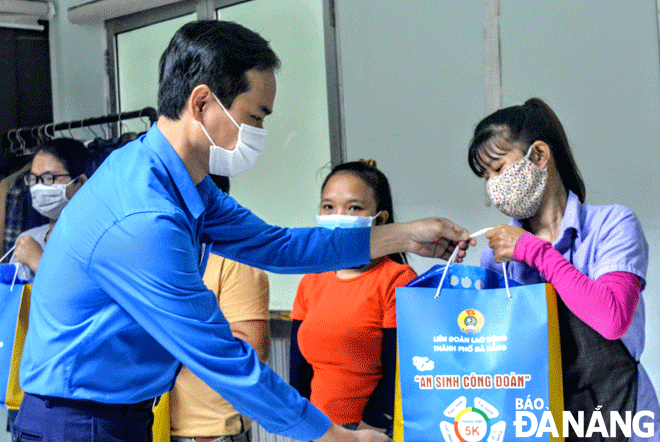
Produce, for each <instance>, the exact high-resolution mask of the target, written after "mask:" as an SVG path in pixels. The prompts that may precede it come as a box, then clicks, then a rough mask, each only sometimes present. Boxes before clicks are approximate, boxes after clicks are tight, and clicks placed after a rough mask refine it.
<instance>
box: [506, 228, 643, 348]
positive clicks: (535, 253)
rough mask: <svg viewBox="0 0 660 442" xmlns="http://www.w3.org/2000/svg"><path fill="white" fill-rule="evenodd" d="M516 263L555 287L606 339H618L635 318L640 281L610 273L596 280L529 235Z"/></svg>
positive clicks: (520, 246) (521, 241)
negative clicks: (519, 262)
mask: <svg viewBox="0 0 660 442" xmlns="http://www.w3.org/2000/svg"><path fill="white" fill-rule="evenodd" d="M513 259H514V260H516V261H522V262H525V263H526V264H527V265H529V266H531V267H533V268H535V269H536V270H538V271H539V273H540V274H541V276H542V277H543V279H545V280H546V281H548V282H549V283H550V284H552V285H553V286H554V287H555V289H556V290H557V293H558V294H559V296H560V297H561V299H562V300H563V301H564V303H565V304H566V306H567V307H568V308H569V309H570V310H571V311H572V312H573V313H575V315H576V316H577V317H578V318H580V319H582V320H583V321H584V322H585V323H586V324H588V325H589V326H591V327H592V328H593V329H594V330H596V331H597V332H598V333H600V334H601V335H603V337H605V338H606V339H619V338H620V337H621V336H623V334H624V333H625V332H626V330H628V327H629V326H630V323H631V321H632V318H633V315H634V314H635V308H636V307H637V301H638V300H639V293H640V291H641V281H640V279H639V277H638V276H637V275H634V274H632V273H628V272H611V273H606V274H604V275H602V276H601V277H600V278H598V280H593V279H591V278H589V277H588V276H586V275H584V274H583V273H581V272H580V271H579V270H577V269H576V268H575V267H574V266H573V265H572V264H571V263H570V262H568V261H567V260H566V258H564V257H563V256H562V255H561V254H560V253H559V252H558V251H557V250H555V248H554V247H552V244H550V243H549V242H547V241H544V240H542V239H539V238H537V237H536V236H534V235H533V234H531V233H529V232H527V233H525V234H524V235H523V236H521V237H520V239H519V240H518V242H517V243H516V246H515V248H514V252H513Z"/></svg>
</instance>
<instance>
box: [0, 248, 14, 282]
mask: <svg viewBox="0 0 660 442" xmlns="http://www.w3.org/2000/svg"><path fill="white" fill-rule="evenodd" d="M15 248H16V244H14V247H12V248H11V249H9V250H7V253H5V254H4V255H2V258H0V262H2V261H4V260H5V258H6V257H8V256H9V254H10V253H11V252H13V251H14V249H15ZM17 276H18V264H16V271H15V272H14V279H13V280H12V281H11V288H10V289H9V291H10V292H12V291H14V283H15V282H16V277H17Z"/></svg>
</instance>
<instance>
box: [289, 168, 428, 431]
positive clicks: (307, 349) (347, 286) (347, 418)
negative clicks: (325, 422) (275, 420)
mask: <svg viewBox="0 0 660 442" xmlns="http://www.w3.org/2000/svg"><path fill="white" fill-rule="evenodd" d="M375 166H376V163H375V161H373V160H369V161H367V162H365V161H356V162H350V163H345V164H341V165H339V166H337V167H335V168H334V169H333V170H332V171H331V172H330V174H329V175H328V177H327V178H326V179H325V182H324V183H323V186H322V188H321V208H320V214H319V216H318V221H319V226H321V227H328V228H335V227H341V228H353V227H356V228H360V227H362V228H364V227H370V226H371V225H379V224H386V223H392V222H394V211H393V208H392V195H391V192H390V186H389V183H388V182H387V178H386V177H385V175H384V174H383V173H382V172H381V171H379V170H378V169H377V168H376V167H375ZM416 276H417V275H416V273H415V271H414V270H413V269H412V268H411V267H410V266H408V265H406V258H405V256H404V255H401V254H396V255H391V256H386V257H384V258H379V259H376V260H374V261H372V262H371V264H369V265H368V266H366V267H363V268H360V269H344V270H339V271H336V272H326V273H321V274H308V275H305V276H304V277H303V278H302V280H301V281H300V285H299V286H298V293H297V295H296V299H295V301H294V304H293V310H292V311H291V318H292V319H293V328H292V335H291V371H290V383H291V385H293V386H294V387H296V388H297V389H298V391H299V392H300V393H301V394H302V395H303V396H305V397H308V398H309V399H310V400H311V401H312V403H313V404H314V405H316V406H317V407H318V408H319V409H320V410H321V411H323V412H324V413H326V414H327V415H328V416H329V417H330V419H331V420H332V421H333V422H334V423H336V424H339V425H343V426H345V427H347V428H352V429H355V428H356V427H357V426H358V424H359V423H360V422H361V421H363V422H365V423H366V424H369V425H371V426H374V427H377V428H384V429H386V430H389V431H391V428H392V415H393V407H394V372H395V367H396V307H395V288H396V287H402V286H404V285H406V284H407V283H408V282H410V281H411V280H412V279H414V278H415V277H416Z"/></svg>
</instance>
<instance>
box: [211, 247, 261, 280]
mask: <svg viewBox="0 0 660 442" xmlns="http://www.w3.org/2000/svg"><path fill="white" fill-rule="evenodd" d="M211 259H213V262H212V261H211ZM208 265H213V266H216V267H219V268H220V273H221V274H222V275H224V277H237V278H250V279H261V278H266V279H267V278H268V275H267V274H266V272H264V271H263V270H261V269H258V268H256V267H252V266H249V265H247V264H243V263H242V262H238V261H234V260H232V259H229V258H225V257H223V256H220V255H215V254H213V253H211V254H210V255H209V264H208Z"/></svg>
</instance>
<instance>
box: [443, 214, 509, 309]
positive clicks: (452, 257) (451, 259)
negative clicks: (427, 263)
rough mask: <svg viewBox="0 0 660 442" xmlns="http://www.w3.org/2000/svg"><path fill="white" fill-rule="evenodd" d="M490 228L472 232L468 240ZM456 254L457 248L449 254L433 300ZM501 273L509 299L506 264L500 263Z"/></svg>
mask: <svg viewBox="0 0 660 442" xmlns="http://www.w3.org/2000/svg"><path fill="white" fill-rule="evenodd" d="M490 229H492V227H486V228H485V229H481V230H479V231H478V232H474V233H473V234H472V235H470V238H476V237H477V236H479V235H483V234H484V233H486V232H488V231H489V230H490ZM457 253H458V247H456V248H455V249H454V252H453V253H452V254H451V256H450V257H449V260H448V261H447V265H446V266H445V270H444V271H443V272H442V278H440V284H439V285H438V290H437V291H436V292H435V299H438V298H439V297H440V291H441V290H442V284H443V283H444V282H445V277H446V276H447V270H448V269H449V265H450V264H451V263H452V261H454V259H456V254H457ZM502 273H504V285H505V286H506V295H507V296H508V297H509V299H511V292H510V291H509V278H508V277H507V274H506V263H504V262H503V263H502Z"/></svg>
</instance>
